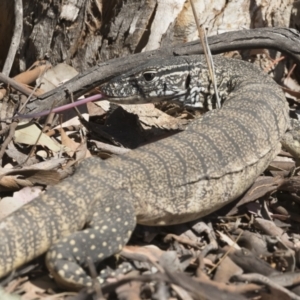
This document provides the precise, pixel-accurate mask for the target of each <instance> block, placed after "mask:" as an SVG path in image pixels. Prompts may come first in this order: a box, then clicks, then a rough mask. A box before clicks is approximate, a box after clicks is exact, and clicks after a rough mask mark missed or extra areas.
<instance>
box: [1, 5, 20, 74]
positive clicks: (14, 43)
mask: <svg viewBox="0 0 300 300" xmlns="http://www.w3.org/2000/svg"><path fill="white" fill-rule="evenodd" d="M14 13H15V15H14V17H15V18H14V19H15V27H14V34H13V37H12V39H11V43H10V46H9V50H8V55H7V58H6V60H5V63H4V67H3V70H2V73H3V74H4V75H7V76H9V73H10V71H11V67H12V65H13V62H14V59H15V56H16V53H17V50H18V48H19V44H20V41H21V36H22V33H23V3H22V0H15V9H14Z"/></svg>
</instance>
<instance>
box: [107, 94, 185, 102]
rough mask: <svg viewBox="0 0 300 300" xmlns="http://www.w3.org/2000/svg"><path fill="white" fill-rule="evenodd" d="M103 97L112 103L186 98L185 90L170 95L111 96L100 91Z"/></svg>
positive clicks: (180, 99)
mask: <svg viewBox="0 0 300 300" xmlns="http://www.w3.org/2000/svg"><path fill="white" fill-rule="evenodd" d="M102 95H103V97H104V98H105V99H106V100H109V101H111V102H113V103H120V104H139V103H151V102H159V101H174V102H181V103H182V102H184V101H185V100H186V95H187V92H186V91H184V92H182V91H181V92H177V93H172V94H170V95H156V94H151V92H150V93H149V95H141V94H138V95H132V96H113V95H107V94H105V93H103V92H102Z"/></svg>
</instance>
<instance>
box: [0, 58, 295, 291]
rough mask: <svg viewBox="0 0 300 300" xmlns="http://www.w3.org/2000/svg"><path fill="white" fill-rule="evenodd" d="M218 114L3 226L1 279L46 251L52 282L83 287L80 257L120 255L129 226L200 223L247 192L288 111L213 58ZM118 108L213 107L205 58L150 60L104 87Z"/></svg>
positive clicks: (257, 82) (66, 187) (79, 174)
mask: <svg viewBox="0 0 300 300" xmlns="http://www.w3.org/2000/svg"><path fill="white" fill-rule="evenodd" d="M215 69H216V74H217V84H218V86H219V89H220V96H221V99H222V101H223V106H222V108H221V109H218V110H213V111H210V112H208V113H207V114H205V115H204V116H203V117H202V118H201V119H197V120H195V121H193V122H192V123H191V124H190V125H189V126H188V127H187V129H186V130H185V131H183V132H181V133H179V134H177V135H173V136H171V137H169V138H167V139H164V140H160V141H158V142H155V143H153V144H150V145H146V146H143V147H141V148H139V149H137V150H134V151H131V152H129V153H128V154H125V155H123V156H122V157H114V158H112V159H109V160H107V161H101V160H99V159H97V158H89V159H86V160H84V161H83V162H82V163H81V164H80V166H79V167H78V169H77V171H76V172H75V174H74V175H73V176H72V177H70V178H68V179H66V180H64V181H63V182H62V183H60V184H58V185H57V186H55V187H51V188H49V190H48V191H47V192H46V193H45V194H43V195H42V196H39V197H38V198H37V199H35V200H34V201H32V202H31V203H29V204H27V205H25V206H24V207H22V208H21V209H19V210H18V211H17V212H15V213H13V214H12V215H10V216H8V217H7V218H5V219H4V220H3V221H1V222H0V277H2V276H4V275H6V274H8V273H9V272H11V271H12V270H13V269H15V268H17V267H19V266H21V265H22V264H24V263H26V262H28V261H30V260H32V259H33V258H35V257H37V256H39V255H41V254H43V253H45V252H46V251H47V250H49V249H50V250H49V251H48V253H47V256H46V261H47V265H48V267H49V269H50V271H51V273H52V274H53V276H54V278H55V279H56V280H57V281H59V282H63V283H64V284H65V285H67V286H70V287H72V288H73V287H77V288H79V287H81V286H90V285H91V278H90V277H89V276H87V275H86V272H85V270H84V268H85V267H86V259H87V257H90V258H91V259H92V261H93V262H95V263H96V262H99V261H101V260H103V259H104V258H106V257H108V256H110V255H113V254H115V253H117V252H119V251H120V250H121V249H122V247H123V246H124V245H125V244H126V243H127V241H128V239H129V238H130V236H131V233H132V231H133V229H134V227H135V224H136V222H137V223H141V224H147V225H168V224H178V223H183V222H187V221H191V220H194V219H196V218H199V217H201V216H204V215H207V214H209V213H210V212H212V211H215V210H217V209H218V208H220V207H222V206H224V205H225V204H227V203H229V202H231V201H232V200H234V199H236V198H237V197H238V196H239V195H241V194H242V193H243V192H245V190H246V189H247V188H248V187H250V185H251V184H252V183H253V181H254V180H255V179H256V177H257V176H258V175H259V174H260V173H261V172H263V171H264V170H265V169H266V167H267V166H268V164H269V163H270V162H271V161H272V160H273V158H274V157H275V156H276V155H277V153H278V152H279V150H280V140H281V139H282V137H283V135H284V133H285V132H286V130H287V128H288V127H289V118H288V106H287V103H286V100H285V97H284V95H283V93H282V91H281V90H280V88H279V87H277V85H276V84H275V82H274V81H273V80H272V79H270V78H269V77H267V76H266V75H264V74H262V73H261V72H259V71H258V70H256V68H255V67H253V66H252V65H250V64H248V63H245V62H242V61H238V60H228V59H225V58H221V57H216V58H215ZM102 90H103V92H104V93H105V94H106V95H107V96H109V98H110V99H112V100H113V101H116V102H123V103H130V102H135V103H138V102H149V101H157V100H165V99H167V100H172V99H173V100H174V99H175V100H176V101H179V102H181V103H183V104H184V105H189V106H194V107H200V106H207V107H208V108H212V107H213V106H214V97H213V91H212V88H211V84H210V81H209V79H208V72H207V67H206V64H205V62H204V61H203V57H202V56H191V57H172V58H168V59H162V60H154V61H151V60H150V61H149V62H147V63H145V64H144V65H142V66H141V67H139V68H137V69H134V70H132V71H131V72H129V73H126V74H124V75H122V76H120V77H118V78H115V79H112V80H111V81H109V82H108V83H107V84H104V85H103V86H102Z"/></svg>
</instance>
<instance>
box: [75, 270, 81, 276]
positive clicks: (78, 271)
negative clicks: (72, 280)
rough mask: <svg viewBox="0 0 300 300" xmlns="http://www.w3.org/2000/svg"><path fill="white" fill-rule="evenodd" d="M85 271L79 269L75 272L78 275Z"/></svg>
mask: <svg viewBox="0 0 300 300" xmlns="http://www.w3.org/2000/svg"><path fill="white" fill-rule="evenodd" d="M82 273H83V272H82V270H81V269H77V270H76V271H75V274H76V275H81V274H82Z"/></svg>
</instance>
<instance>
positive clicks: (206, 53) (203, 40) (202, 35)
mask: <svg viewBox="0 0 300 300" xmlns="http://www.w3.org/2000/svg"><path fill="white" fill-rule="evenodd" d="M190 3H191V7H192V11H193V15H194V18H195V22H196V26H197V29H198V34H199V38H200V41H201V44H202V48H203V52H204V56H205V58H206V61H207V66H208V71H209V77H210V80H211V82H212V84H213V87H214V91H215V96H216V100H217V108H220V107H221V101H220V98H219V93H218V89H217V84H216V79H215V75H214V74H215V73H214V64H213V60H212V55H211V52H210V49H209V46H208V41H207V38H206V34H205V31H204V29H203V28H202V27H201V26H200V24H199V21H198V18H197V13H196V8H195V6H194V2H193V0H190Z"/></svg>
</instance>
